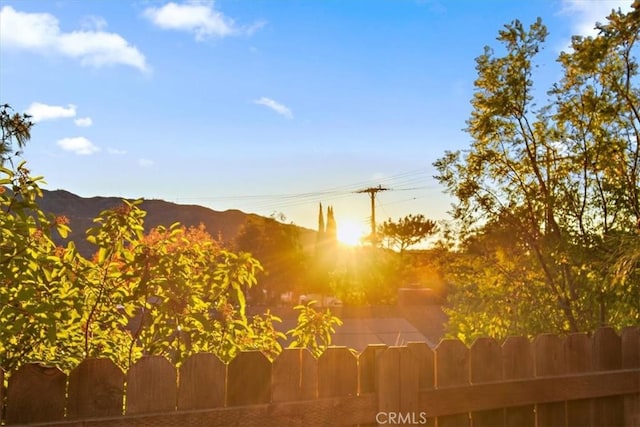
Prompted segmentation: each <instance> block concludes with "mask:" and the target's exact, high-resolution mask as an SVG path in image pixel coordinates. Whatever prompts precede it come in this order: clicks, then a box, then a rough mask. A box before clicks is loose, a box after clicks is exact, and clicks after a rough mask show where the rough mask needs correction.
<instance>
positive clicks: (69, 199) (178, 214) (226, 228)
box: [40, 190, 316, 256]
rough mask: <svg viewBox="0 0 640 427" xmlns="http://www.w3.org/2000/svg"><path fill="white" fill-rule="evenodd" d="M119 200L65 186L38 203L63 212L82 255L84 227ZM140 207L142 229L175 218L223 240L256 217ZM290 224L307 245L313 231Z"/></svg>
mask: <svg viewBox="0 0 640 427" xmlns="http://www.w3.org/2000/svg"><path fill="white" fill-rule="evenodd" d="M121 203H122V198H120V197H80V196H78V195H76V194H73V193H70V192H68V191H65V190H55V191H49V190H43V198H42V199H41V200H40V207H41V208H42V209H43V210H44V211H45V212H50V213H53V214H56V215H64V216H66V217H67V218H68V219H69V226H70V227H71V234H70V235H69V239H70V240H72V241H74V242H75V244H76V246H77V247H78V251H79V252H80V253H81V254H82V255H84V256H91V255H92V254H93V252H94V250H95V247H94V246H93V245H92V244H90V243H89V242H87V241H86V239H85V231H86V230H87V229H88V228H89V227H92V226H93V225H94V223H93V219H94V218H95V217H97V216H98V214H99V213H100V212H101V211H103V210H105V209H111V208H114V207H116V206H118V205H120V204H121ZM140 208H141V209H143V210H144V211H146V212H147V216H146V217H145V220H144V223H145V231H149V230H150V229H151V228H153V227H157V226H159V225H164V226H167V227H168V226H170V225H171V224H173V223H174V222H180V223H181V224H182V225H185V226H187V227H190V226H198V225H200V223H202V224H204V226H205V227H206V230H207V231H208V232H209V234H211V235H212V236H214V237H216V238H218V237H220V238H221V239H222V241H223V242H230V241H232V240H233V239H234V238H235V236H236V235H237V234H238V231H239V230H240V228H241V227H242V225H243V224H244V223H245V222H246V221H247V219H249V218H250V217H259V216H258V215H255V214H247V213H245V212H242V211H239V210H236V209H232V210H226V211H222V212H220V211H215V210H213V209H209V208H205V207H203V206H198V205H179V204H176V203H171V202H166V201H164V200H144V201H143V202H142V204H141V206H140ZM293 227H296V228H298V231H299V233H300V240H301V243H302V245H303V247H305V248H308V247H309V245H310V244H312V242H315V234H316V232H315V231H313V230H309V229H306V228H303V227H297V226H293ZM60 243H62V242H60Z"/></svg>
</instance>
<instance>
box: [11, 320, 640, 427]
mask: <svg viewBox="0 0 640 427" xmlns="http://www.w3.org/2000/svg"><path fill="white" fill-rule="evenodd" d="M4 375H5V378H7V377H8V379H9V387H8V388H5V389H4V390H3V391H1V392H2V393H4V399H5V404H6V405H5V406H6V407H5V408H4V409H5V412H4V416H5V420H3V421H4V422H6V423H7V425H15V424H28V423H35V422H45V423H48V424H47V425H49V426H51V427H72V426H79V425H89V424H91V425H92V426H95V427H107V426H109V427H117V426H125V425H132V424H136V425H165V426H167V427H169V426H180V425H211V426H214V425H217V426H223V425H247V426H265V427H269V426H279V425H286V426H306V425H367V426H368V425H376V424H374V423H376V422H382V423H383V424H394V423H395V424H398V423H401V424H402V423H405V424H406V423H407V422H408V423H416V422H417V424H423V425H424V422H425V421H426V425H438V426H439V427H447V426H456V427H458V426H474V427H478V426H486V425H491V426H510V427H511V426H518V427H534V426H538V427H544V426H550V425H553V426H574V425H580V426H582V425H584V426H599V425H607V426H609V425H611V426H618V425H619V426H623V425H624V426H625V427H640V411H639V409H640V328H637V327H633V328H626V329H624V330H623V331H622V332H621V334H620V336H618V335H617V334H616V332H615V331H614V330H612V329H610V328H604V329H600V330H598V331H597V332H596V333H595V334H594V335H593V336H589V335H587V334H582V333H580V334H571V335H568V336H567V337H566V338H564V339H562V338H559V337H557V336H555V335H548V334H547V335H540V336H538V337H537V338H536V339H535V341H534V342H533V343H530V342H529V341H528V339H527V338H523V337H512V338H508V339H507V340H506V341H505V342H504V344H503V345H502V346H499V345H498V343H496V342H495V341H494V340H492V339H479V340H477V341H476V342H475V343H474V344H473V345H472V347H471V349H467V347H465V346H464V345H463V344H462V343H461V342H460V341H457V340H444V341H442V342H441V343H440V344H439V346H438V347H437V348H436V349H435V350H434V351H432V350H431V349H430V348H429V347H428V346H427V345H426V343H411V344H409V345H407V346H402V347H388V348H387V347H385V346H373V347H370V348H368V349H367V350H365V351H364V352H363V353H362V354H360V355H359V356H356V354H355V353H354V352H352V351H350V350H349V349H347V348H345V347H333V348H330V349H328V350H327V351H325V353H324V354H323V355H322V356H320V358H319V359H318V360H316V359H315V358H314V357H313V356H312V355H311V354H310V353H309V351H308V350H304V349H303V350H298V349H295V350H286V351H284V352H283V353H282V354H281V356H280V357H279V358H277V359H276V360H275V361H274V362H273V363H271V362H270V361H269V360H268V359H267V358H266V357H265V356H264V355H263V354H262V353H260V352H255V351H254V352H243V353H240V354H239V355H238V356H237V357H236V358H235V359H234V360H233V361H232V362H231V363H230V364H229V365H225V364H223V363H222V362H221V361H220V360H219V359H218V358H217V357H216V356H215V355H213V354H205V353H203V354H196V355H192V356H191V357H189V358H187V359H186V360H185V361H184V362H183V364H182V366H181V367H180V375H179V376H178V375H177V371H176V368H175V367H174V366H173V365H171V364H170V363H169V362H168V361H167V360H166V359H164V358H162V357H158V356H156V357H145V358H143V359H141V360H140V361H139V362H138V363H136V364H135V365H134V366H133V367H132V368H131V369H130V370H129V372H128V374H127V376H126V379H127V382H126V383H125V384H126V387H125V388H126V401H125V402H126V408H125V409H126V414H125V415H122V413H121V411H122V402H123V400H122V389H123V376H124V374H123V373H122V371H120V369H118V368H117V367H116V366H115V365H114V364H113V363H112V362H110V361H109V360H106V359H102V360H100V359H88V360H86V361H84V362H83V363H81V364H80V365H79V366H78V367H76V369H74V370H73V371H72V372H71V374H70V375H69V376H68V377H67V376H66V375H65V374H64V373H62V372H61V371H59V370H58V369H55V368H47V367H43V366H41V365H37V364H26V365H23V366H22V367H20V368H19V369H18V370H16V371H14V372H10V373H9V374H6V373H5V374H4ZM1 376H2V371H0V384H1V381H2V379H1ZM178 380H179V381H178ZM576 399H578V400H576ZM223 406H224V407H223ZM534 407H535V408H536V409H537V412H536V413H535V415H534V411H533V408H534ZM176 408H179V411H176ZM503 408H504V409H503ZM65 411H66V413H67V418H66V419H64V414H65ZM384 412H387V414H384ZM468 412H471V414H469V413H468ZM392 413H393V414H394V417H395V418H394V419H392V418H391V417H390V416H389V415H390V414H392ZM502 414H504V417H503V416H502ZM129 415H134V416H129ZM378 415H382V418H378V417H377V416H378ZM385 415H386V418H385ZM427 416H428V417H431V418H426V419H425V417H427Z"/></svg>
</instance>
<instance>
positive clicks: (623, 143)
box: [435, 1, 640, 333]
mask: <svg viewBox="0 0 640 427" xmlns="http://www.w3.org/2000/svg"><path fill="white" fill-rule="evenodd" d="M639 13H640V2H638V1H636V2H635V3H634V5H633V10H632V11H631V12H629V13H627V14H623V13H621V12H620V11H618V12H612V14H611V15H610V16H609V18H608V22H607V23H606V24H604V25H599V30H600V32H599V34H598V35H597V36H596V37H594V38H591V37H574V38H573V41H572V51H571V52H565V53H562V54H561V55H560V58H559V62H560V64H561V65H562V67H563V72H564V76H563V78H562V79H561V80H560V81H559V82H558V83H557V84H555V85H554V86H553V87H552V88H551V89H550V91H549V95H550V96H551V99H550V100H549V102H548V103H546V104H540V105H541V106H540V107H538V106H537V105H538V104H536V102H535V101H536V100H535V97H534V94H535V93H536V90H535V88H534V85H533V79H534V73H535V69H536V67H535V63H534V60H535V58H536V55H537V54H538V53H539V52H540V51H541V50H542V49H543V47H544V41H545V38H546V36H547V30H546V27H545V26H544V25H543V24H542V22H541V21H540V20H538V21H537V22H535V23H534V24H533V25H531V26H530V27H529V29H528V30H527V29H525V28H524V26H523V25H522V24H521V23H520V22H519V21H514V22H512V23H511V24H509V25H506V26H505V28H504V29H503V30H501V31H500V32H499V36H498V40H499V41H500V42H501V43H502V44H503V46H504V49H505V53H504V54H503V55H496V54H495V53H494V51H493V50H492V49H491V48H489V47H486V48H485V51H484V53H483V54H482V55H481V56H479V57H478V58H477V60H476V63H477V67H476V68H477V70H478V78H477V80H476V82H475V86H476V91H475V94H474V96H473V99H472V101H471V104H472V107H473V110H472V113H471V118H470V119H469V120H468V122H467V124H468V127H467V131H468V132H469V134H470V135H471V137H472V140H473V142H472V144H471V147H470V148H469V150H468V151H466V152H465V153H464V154H462V153H460V152H447V153H446V154H445V156H444V157H443V158H441V159H439V160H438V161H437V162H436V163H435V166H436V167H437V169H438V170H439V176H438V179H439V180H440V182H442V183H443V184H444V185H445V186H446V188H447V191H448V192H449V193H450V194H451V195H453V196H454V197H455V198H456V199H457V200H458V204H457V206H456V208H455V211H454V212H453V214H454V219H455V220H456V222H457V225H458V226H459V229H460V230H461V235H460V240H461V241H466V240H468V239H472V238H475V237H474V236H483V235H485V234H486V232H487V230H488V229H489V228H496V227H504V228H505V229H507V230H510V232H511V234H510V236H507V237H506V238H505V239H501V240H500V241H495V240H493V241H491V242H487V243H491V244H492V245H493V246H492V247H490V248H487V250H493V252H494V254H495V253H498V252H500V251H504V249H505V248H508V247H512V246H513V245H517V247H518V253H521V254H522V256H516V257H514V258H513V259H512V260H509V261H510V262H511V261H515V260H518V263H519V265H518V266H517V267H516V266H514V268H516V269H522V270H523V271H526V272H527V276H528V277H527V279H526V281H524V282H523V283H522V286H524V287H527V288H530V289H542V290H544V292H535V295H530V296H529V297H530V298H533V299H529V300H527V299H525V298H526V297H524V296H523V297H521V299H519V300H517V301H515V302H514V303H516V304H521V305H523V307H524V305H528V306H529V310H528V312H529V313H530V316H531V317H536V318H537V317H540V313H543V314H544V315H543V316H542V317H541V319H542V320H541V321H542V322H543V324H542V325H540V327H541V328H543V329H546V330H547V331H584V330H590V329H592V328H594V327H595V326H597V325H599V324H611V325H615V326H621V325H624V324H629V323H633V324H637V323H638V322H639V321H640V305H639V304H640V303H639V301H640V298H638V297H639V296H640V293H639V292H640V291H639V289H638V286H639V285H638V283H637V282H635V283H631V282H626V283H627V285H626V286H624V287H623V286H619V285H615V284H614V281H612V280H611V278H610V276H611V265H612V264H613V262H612V261H613V260H612V257H613V256H614V254H615V253H616V252H617V250H616V249H617V248H618V247H619V246H620V241H621V239H622V238H626V236H630V235H632V234H633V233H634V232H635V224H636V223H637V221H638V219H640V210H639V209H638V203H639V199H638V187H639V175H638V168H639V166H640V164H639V158H640V151H639V150H640V148H639V146H640V116H639V115H638V111H637V108H638V107H637V106H638V105H640V92H639V88H638V87H637V73H638V65H637V60H636V57H635V53H636V50H637V45H636V41H637V39H638V34H639V32H640V31H639V30H640V28H639V26H640V15H639ZM463 247H464V245H463ZM507 253H508V252H507ZM467 266H468V265H467ZM474 268H475V269H476V270H479V271H480V272H482V271H487V268H488V267H487V266H486V265H484V266H483V265H476V266H475V267H474ZM489 269H490V270H491V271H492V272H491V274H490V276H491V279H489V278H485V280H476V286H478V287H487V288H488V287H490V286H495V287H496V289H495V291H494V292H493V293H492V294H488V293H484V292H477V293H475V296H474V295H469V297H470V298H471V301H467V302H465V301H464V299H463V298H462V299H458V300H454V303H455V305H454V307H453V308H452V311H453V312H456V311H458V310H462V309H463V308H462V305H464V304H470V305H471V306H474V307H477V310H478V312H480V311H481V310H482V309H483V304H475V303H476V302H478V301H479V300H480V299H487V300H489V299H490V298H497V296H504V295H505V294H506V293H507V290H506V288H505V287H504V286H503V285H497V284H500V283H502V284H504V283H506V282H507V281H508V279H509V274H510V273H508V272H506V271H503V270H502V269H501V268H497V267H495V266H494V267H491V268H489ZM496 278H500V280H497V281H496ZM458 280H462V279H460V278H458ZM467 280H471V279H467ZM455 285H456V286H457V288H458V289H459V290H460V289H463V288H464V287H465V286H466V285H467V284H464V283H460V282H456V283H455ZM456 286H454V288H453V291H454V296H453V298H456V296H455V292H456V290H455V289H456ZM536 295H537V297H536ZM536 298H537V299H536ZM495 301H496V303H498V301H499V300H498V299H496V300H495ZM464 310H468V308H465V309H464ZM519 312H521V313H522V315H523V316H525V317H526V315H527V310H524V309H522V310H519ZM544 319H548V321H547V322H544ZM559 319H561V321H560V320H559ZM467 320H468V319H467ZM498 320H499V319H498V316H489V315H487V316H485V318H484V321H483V322H482V325H480V326H479V327H481V328H484V329H485V330H486V329H490V328H491V325H492V324H493V323H494V322H497V321H498ZM464 321H465V319H463V318H460V319H458V322H464ZM502 321H504V318H502ZM513 327H514V326H513V322H506V324H505V326H504V328H503V332H504V333H510V332H511V331H512V329H513Z"/></svg>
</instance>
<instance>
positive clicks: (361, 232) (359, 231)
mask: <svg viewBox="0 0 640 427" xmlns="http://www.w3.org/2000/svg"><path fill="white" fill-rule="evenodd" d="M337 233H338V240H339V241H340V243H343V244H345V245H350V246H356V245H359V244H360V243H361V240H362V238H363V237H364V236H366V235H367V230H366V227H365V226H364V225H363V224H362V223H359V222H357V221H351V220H342V221H339V222H338V230H337Z"/></svg>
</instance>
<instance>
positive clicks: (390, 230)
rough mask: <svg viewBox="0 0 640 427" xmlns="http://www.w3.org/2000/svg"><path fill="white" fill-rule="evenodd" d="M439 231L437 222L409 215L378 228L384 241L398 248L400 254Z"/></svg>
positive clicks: (386, 222)
mask: <svg viewBox="0 0 640 427" xmlns="http://www.w3.org/2000/svg"><path fill="white" fill-rule="evenodd" d="M437 231H438V226H437V224H436V223H435V221H432V220H430V219H427V218H425V216H424V215H422V214H419V215H413V214H410V215H407V216H405V217H404V218H400V219H398V221H397V222H394V221H393V220H392V219H391V218H389V219H388V220H387V221H385V222H383V223H382V224H381V225H380V226H379V228H378V234H379V235H380V236H381V238H382V239H383V240H387V241H389V242H390V244H391V245H392V246H395V247H397V248H398V250H399V251H400V253H402V252H404V250H405V249H407V248H409V247H411V246H413V245H417V244H418V243H420V242H421V241H423V240H424V239H426V238H427V237H429V236H432V235H433V234H435V233H436V232H437Z"/></svg>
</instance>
